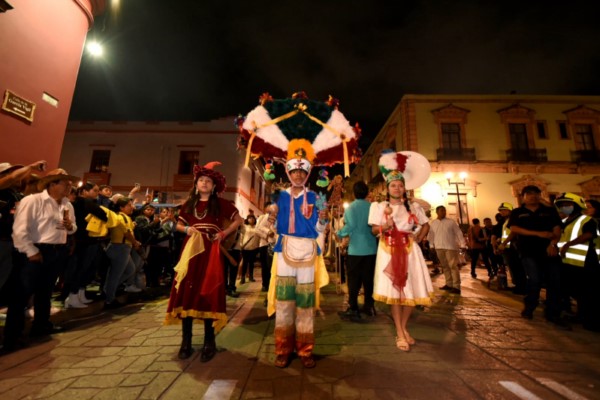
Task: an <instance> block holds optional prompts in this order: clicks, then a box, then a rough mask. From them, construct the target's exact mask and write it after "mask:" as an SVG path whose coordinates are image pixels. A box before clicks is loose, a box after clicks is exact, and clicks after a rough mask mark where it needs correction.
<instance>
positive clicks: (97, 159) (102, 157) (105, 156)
mask: <svg viewBox="0 0 600 400" xmlns="http://www.w3.org/2000/svg"><path fill="white" fill-rule="evenodd" d="M109 161H110V150H94V151H93V152H92V162H91V163H90V172H102V171H106V170H107V169H108V162H109Z"/></svg>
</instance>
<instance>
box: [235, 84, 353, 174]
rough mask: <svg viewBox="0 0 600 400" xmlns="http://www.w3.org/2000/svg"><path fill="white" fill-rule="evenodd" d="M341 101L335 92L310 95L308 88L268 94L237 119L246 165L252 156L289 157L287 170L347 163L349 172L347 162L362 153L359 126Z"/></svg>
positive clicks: (281, 158)
mask: <svg viewBox="0 0 600 400" xmlns="http://www.w3.org/2000/svg"><path fill="white" fill-rule="evenodd" d="M338 103H339V102H338V101H337V100H336V99H334V98H333V97H331V96H329V99H328V100H327V101H317V100H311V99H309V98H308V97H307V96H306V94H305V93H304V92H299V93H295V94H294V95H293V96H292V97H291V98H287V99H277V100H275V99H273V98H272V97H271V96H270V95H269V94H268V93H264V94H263V95H262V96H261V97H260V104H259V106H258V107H256V108H255V109H253V110H252V111H250V112H249V113H248V115H247V116H246V117H240V118H238V119H237V121H236V124H237V125H238V127H239V128H240V132H241V134H242V138H241V144H242V146H244V147H245V148H246V152H247V153H246V165H248V162H249V160H250V156H251V155H253V156H262V157H264V158H266V159H274V160H279V161H284V160H285V162H286V166H287V170H288V171H291V170H292V169H303V170H305V171H307V172H310V169H311V167H312V166H318V165H323V166H325V165H333V164H336V163H342V162H343V163H344V166H345V174H346V176H348V175H349V174H350V173H349V164H350V163H351V162H355V161H356V159H357V158H358V154H359V149H358V138H359V136H360V129H359V128H358V125H356V126H354V127H352V126H351V125H350V123H349V122H348V120H347V119H346V118H345V117H344V115H343V114H342V113H341V112H340V111H339V110H338Z"/></svg>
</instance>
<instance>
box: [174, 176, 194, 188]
mask: <svg viewBox="0 0 600 400" xmlns="http://www.w3.org/2000/svg"><path fill="white" fill-rule="evenodd" d="M192 186H194V175H193V174H191V173H190V174H183V175H180V174H176V175H173V190H174V191H176V192H187V191H188V190H190V189H191V188H192Z"/></svg>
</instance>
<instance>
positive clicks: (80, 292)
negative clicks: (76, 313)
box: [77, 289, 94, 304]
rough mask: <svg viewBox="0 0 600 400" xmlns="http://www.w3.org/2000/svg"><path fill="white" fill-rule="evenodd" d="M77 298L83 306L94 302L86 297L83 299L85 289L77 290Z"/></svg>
mask: <svg viewBox="0 0 600 400" xmlns="http://www.w3.org/2000/svg"><path fill="white" fill-rule="evenodd" d="M77 296H78V297H79V301H80V302H82V303H83V304H90V303H91V302H93V301H94V300H90V299H88V298H87V297H85V289H79V293H77Z"/></svg>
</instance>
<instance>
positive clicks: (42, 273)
mask: <svg viewBox="0 0 600 400" xmlns="http://www.w3.org/2000/svg"><path fill="white" fill-rule="evenodd" d="M36 247H38V248H39V249H40V253H41V255H42V262H31V261H29V259H27V257H26V256H25V255H24V254H20V256H21V262H19V263H18V264H17V265H18V267H17V269H18V278H19V279H17V282H16V285H17V287H16V288H15V290H14V292H13V296H12V298H11V299H10V301H9V305H8V312H7V314H6V326H5V327H4V343H5V345H9V346H10V345H14V343H15V342H16V341H17V339H18V338H19V336H21V334H22V333H23V327H24V325H25V314H24V311H25V307H27V304H28V302H29V299H30V298H31V296H33V309H34V313H35V316H34V320H33V324H32V326H31V330H32V331H37V332H40V333H43V332H44V331H46V330H48V329H50V328H51V327H52V323H51V322H50V306H51V298H52V290H53V289H54V284H55V283H56V279H57V277H58V275H59V273H61V272H62V270H63V269H64V268H65V265H66V263H67V259H68V252H69V249H68V247H67V246H66V245H64V246H60V245H59V246H56V245H38V244H36Z"/></svg>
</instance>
